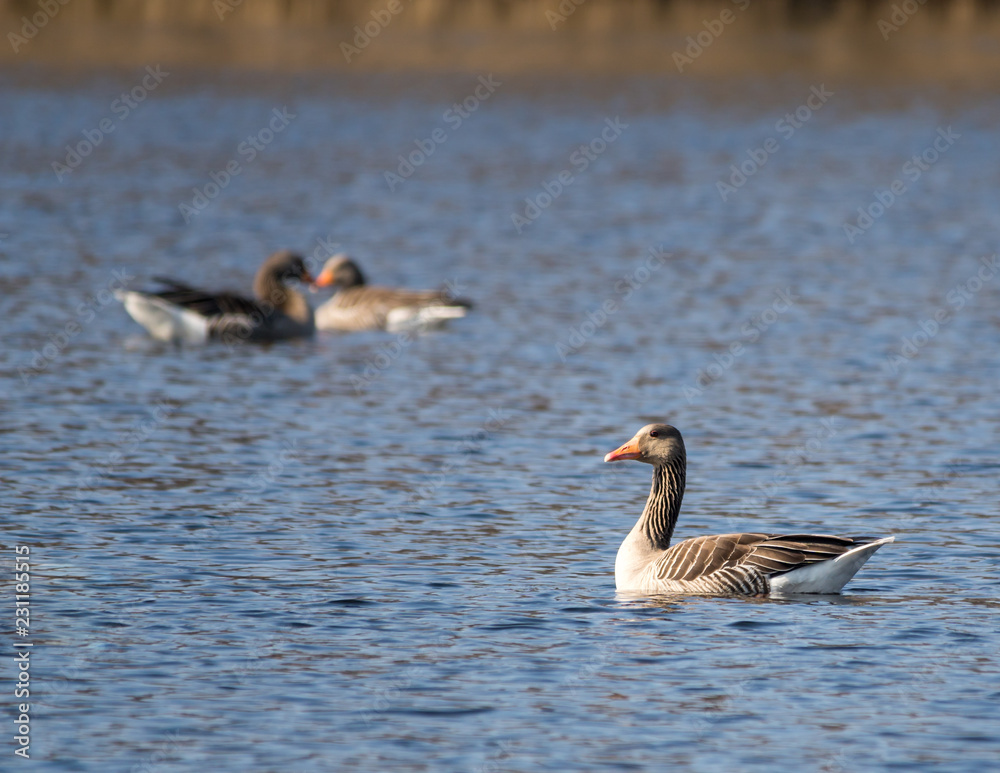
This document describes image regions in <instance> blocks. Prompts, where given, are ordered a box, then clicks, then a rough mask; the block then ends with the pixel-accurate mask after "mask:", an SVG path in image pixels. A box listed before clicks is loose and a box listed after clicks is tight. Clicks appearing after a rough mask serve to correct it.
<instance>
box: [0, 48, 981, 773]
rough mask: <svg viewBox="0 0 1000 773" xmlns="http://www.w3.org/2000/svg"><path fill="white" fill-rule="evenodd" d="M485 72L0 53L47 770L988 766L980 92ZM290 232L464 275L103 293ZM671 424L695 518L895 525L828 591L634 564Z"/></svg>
mask: <svg viewBox="0 0 1000 773" xmlns="http://www.w3.org/2000/svg"><path fill="white" fill-rule="evenodd" d="M154 69H155V68H154ZM481 75H482V76H483V78H484V79H485V82H486V83H488V84H489V85H484V82H481V81H480V80H479V76H480V74H479V73H475V74H470V75H468V76H448V77H444V76H442V77H430V76H426V77H424V76H416V75H413V76H407V77H405V78H402V79H401V78H391V77H389V76H380V75H356V76H346V75H337V76H322V77H321V76H315V75H303V76H287V77H272V76H255V75H249V74H242V75H240V74H209V75H206V74H200V73H194V72H188V73H182V72H176V73H174V72H169V73H167V74H166V75H164V74H163V73H159V74H158V75H156V76H155V77H154V76H153V75H152V74H150V73H147V72H146V71H143V70H135V71H132V70H129V71H101V72H97V73H86V72H84V73H77V74H73V75H68V74H61V75H53V74H52V73H47V72H45V71H42V70H26V71H23V72H21V73H20V74H17V75H15V74H13V73H11V72H8V73H6V74H5V75H4V76H3V77H2V79H0V89H2V93H3V104H4V110H3V111H0V151H2V152H0V189H2V200H3V202H4V205H3V207H2V209H0V234H2V237H0V283H2V287H3V293H2V296H0V309H2V313H3V317H4V319H5V320H6V324H5V330H4V336H3V338H4V345H3V348H2V350H0V351H2V353H3V361H4V366H5V367H4V373H3V375H2V403H3V407H4V411H3V434H2V436H0V437H2V441H0V442H2V447H3V458H4V465H3V480H4V490H5V497H4V499H5V502H4V504H5V507H4V511H5V512H4V515H3V518H4V522H5V524H4V545H3V551H4V552H3V556H2V566H3V568H4V576H5V577H6V578H7V579H5V580H4V582H5V583H7V584H8V585H9V587H10V591H5V594H6V595H5V598H8V599H10V598H12V596H13V579H12V574H13V558H14V545H27V546H29V547H30V560H31V570H32V584H31V628H30V632H31V637H30V641H31V642H32V643H33V651H32V655H31V679H32V683H31V684H32V686H31V696H30V702H31V706H32V708H31V712H32V713H31V744H30V750H31V752H30V753H31V759H32V760H33V761H34V763H35V764H34V769H37V770H46V771H74V770H88V771H89V770H93V771H98V770H99V771H150V770H155V771H157V772H158V773H159V772H163V773H166V772H168V771H190V770H213V771H246V770H253V771H278V770H295V771H329V770H357V771H390V770H414V771H421V770H426V771H445V770H447V771H451V770H455V771H506V770H510V771H591V770H665V769H669V770H698V771H720V772H721V771H731V770H737V769H738V770H752V771H772V770H775V769H777V768H779V767H790V769H794V770H822V771H866V770H900V771H914V770H934V771H937V770H949V771H970V773H972V772H975V773H979V772H980V771H983V770H987V769H996V767H997V764H998V763H997V760H998V759H1000V668H998V663H997V653H998V651H1000V630H998V617H997V611H998V606H1000V604H998V600H997V587H998V586H997V580H998V559H1000V520H998V500H997V493H996V486H997V475H998V428H1000V403H998V400H997V384H998V383H1000V362H998V356H997V351H998V340H1000V303H998V300H1000V275H998V273H1000V272H998V271H997V269H996V267H995V258H994V256H995V255H996V254H997V252H998V251H1000V247H998V244H1000V240H998V237H1000V224H998V220H997V213H998V212H1000V145H998V143H997V141H996V126H997V121H998V118H1000V99H998V98H997V97H996V96H995V95H989V94H983V93H976V92H971V91H962V90H950V91H936V92H931V91H927V90H919V89H915V88H913V87H909V86H906V85H899V84H897V85H894V86H887V85H875V84H858V83H851V84H838V83H831V82H828V83H820V82H808V81H806V80H800V79H796V78H793V77H789V78H785V79H781V80H778V81H772V82H766V83H765V82H760V81H754V80H752V79H749V78H748V79H738V78H733V79H732V80H726V81H698V80H696V79H689V78H686V77H672V78H630V79H620V80H617V79H609V78H605V79H584V78H579V79H575V78H564V79H556V78H552V79H540V78H535V79H533V80H532V79H518V80H515V79H510V78H505V77H504V76H503V75H502V74H493V82H491V81H490V80H489V75H490V74H488V73H482V74H481ZM147 76H148V77H149V80H147V85H145V86H144V85H143V79H144V78H146V77H147ZM156 78H160V80H156ZM497 82H498V83H497ZM477 88H480V92H479V95H478V96H477V95H476V89H477ZM133 89H139V91H136V92H135V94H134V95H132V96H131V97H130V98H131V99H132V100H133V105H134V106H133V107H129V105H128V103H127V102H125V101H121V99H122V96H121V95H122V93H123V92H132V90H133ZM137 95H141V96H143V97H144V98H143V101H141V102H139V101H136V100H137ZM819 95H822V96H819ZM116 100H119V101H118V102H116ZM810 100H811V103H810ZM456 102H457V103H459V104H460V105H464V106H461V108H460V112H459V111H456V109H455V108H454V107H453V106H454V104H455V103H456ZM472 106H474V107H475V109H474V110H472V109H471V108H472ZM797 110H798V113H796V111H797ZM274 111H277V113H275V112H274ZM786 114H790V119H789V118H786ZM463 115H464V117H463ZM272 121H273V122H274V124H273V125H272ZM102 122H103V123H102ZM282 122H284V123H283V125H282ZM279 126H280V128H279ZM102 127H103V128H102ZM108 127H111V128H110V131H108ZM269 127H270V128H269ZM265 130H267V132H265ZM84 132H89V136H90V137H91V139H92V140H95V141H96V140H97V139H98V138H99V139H100V143H99V144H98V145H97V147H96V148H94V149H93V150H92V151H91V152H90V153H89V154H86V155H80V158H79V159H77V160H78V161H79V163H78V164H76V165H75V167H71V166H70V164H71V162H73V161H74V157H73V156H72V155H71V153H70V150H67V148H66V146H67V145H69V146H70V149H71V150H74V152H76V150H75V146H77V145H79V144H80V143H81V142H83V141H84V140H87V137H88V135H87V134H84ZM268 132H269V133H268ZM602 132H603V133H604V136H603V137H602ZM442 137H443V140H442V139H441V138H442ZM265 140H268V141H267V142H265ZM87 141H90V140H87ZM244 142H246V143H249V144H247V145H242V143H244ZM255 143H256V144H257V145H259V146H260V149H257V150H254V153H253V154H252V155H253V157H252V158H251V153H250V152H249V151H250V149H253V148H254V144H255ZM935 143H937V148H935ZM581 145H582V146H584V148H583V149H582V150H581V148H580V146H581ZM421 147H423V148H424V149H426V150H427V151H433V152H432V153H430V154H429V155H428V156H427V157H426V158H421V155H420V153H423V152H424V151H423V150H421ZM86 149H87V147H86V145H84V146H83V147H82V148H81V149H80V150H81V151H85V150H86ZM411 153H414V156H413V158H414V160H415V163H417V165H416V166H414V167H413V171H412V174H409V173H407V169H408V167H406V166H405V165H402V164H401V160H400V158H399V157H400V156H401V155H402V156H409V155H410V154H411ZM914 156H916V157H917V158H916V160H914V158H913V157H914ZM760 161H763V162H764V163H763V165H760V163H759V162H760ZM54 162H55V163H57V164H60V165H63V166H66V167H67V169H64V170H61V171H59V172H58V173H57V170H56V169H54V168H53V163H54ZM231 162H235V164H236V165H237V167H233V168H231V169H230V172H227V174H229V176H230V179H229V180H228V182H227V181H226V177H225V174H223V172H224V171H225V170H226V169H227V166H228V165H229V164H230V163H231ZM731 165H735V166H736V171H734V170H733V169H732V167H731ZM741 166H743V169H742V170H740V167H741ZM236 168H238V170H239V171H238V172H234V171H233V170H234V169H236ZM387 172H390V173H395V174H397V175H399V178H398V179H396V178H390V180H387V177H386V173H387ZM737 172H738V174H737ZM407 175H408V176H407ZM60 178H61V179H60ZM741 180H743V182H740V181H741ZM722 183H724V184H725V185H729V186H731V189H730V188H726V187H725V185H722ZM894 183H895V184H896V185H895V187H893V186H894ZM212 185H216V186H218V187H215V188H213V187H212ZM900 186H901V187H900ZM391 188H392V189H391ZM893 191H895V192H893ZM199 192H200V195H201V196H203V197H204V199H203V200H202V199H199V198H198V194H199ZM213 194H214V195H213ZM546 197H548V198H546ZM526 199H528V200H529V202H530V205H529V202H526ZM182 205H185V206H186V207H189V208H190V210H186V209H184V208H183V207H182ZM199 206H200V208H199ZM859 208H861V210H862V211H861V212H860V213H859V211H858V210H859ZM192 210H193V211H192ZM186 220H187V221H188V222H186ZM515 221H516V222H515ZM524 221H527V222H524ZM845 224H848V225H850V226H851V227H852V228H851V229H848V228H845ZM852 229H853V230H852ZM519 231H520V232H519ZM284 247H289V248H294V249H297V250H300V251H301V252H303V253H304V254H305V255H307V256H315V257H317V258H323V257H326V255H327V254H328V253H329V251H331V250H334V249H343V250H347V251H349V252H351V253H352V254H353V255H354V256H355V257H356V259H357V260H358V261H359V263H360V264H361V265H362V266H363V267H364V269H365V270H366V271H367V272H368V274H369V276H370V278H371V280H372V281H374V282H377V283H385V284H394V285H402V286H408V287H435V286H440V285H442V284H444V283H446V282H450V283H451V287H452V288H454V289H456V290H457V291H458V292H459V293H460V294H461V295H463V296H467V297H470V298H472V299H474V300H475V301H476V302H477V306H476V309H475V312H474V313H473V314H472V315H470V316H469V317H468V318H467V319H465V320H460V321H459V322H458V323H456V324H454V325H452V326H451V327H450V328H449V329H447V330H444V331H440V332H436V333H433V334H428V335H424V336H421V337H418V338H416V339H400V338H399V337H398V336H397V335H393V334H388V333H362V334H355V335H337V334H320V335H318V336H317V337H316V338H315V339H314V340H311V341H306V342H294V343H288V344H283V345H275V346H270V347H249V346H246V347H236V348H227V347H226V346H222V345H217V346H208V347H205V348H201V349H177V348H173V347H171V346H166V345H162V344H159V343H156V342H153V341H151V340H150V339H149V338H148V337H147V336H146V335H145V334H144V332H143V331H142V330H141V328H139V326H138V325H136V324H135V323H134V322H133V321H132V320H131V319H130V318H129V317H128V316H127V315H126V314H125V312H124V311H123V309H122V308H121V306H120V304H118V303H117V302H116V301H114V300H113V299H112V298H111V295H110V290H112V289H114V288H115V287H118V286H120V284H122V283H125V284H127V285H128V286H130V287H135V288H143V287H149V286H152V277H154V276H156V275H163V274H166V275H169V276H173V277H177V278H179V279H182V280H186V281H189V282H191V283H193V284H199V285H205V286H209V287H229V288H232V289H241V290H249V287H250V283H251V280H252V276H253V273H254V270H255V269H256V267H257V265H258V264H259V263H260V261H261V260H262V259H263V258H264V257H265V256H266V255H268V254H269V253H270V252H272V251H274V250H276V249H279V248H284ZM312 297H313V299H314V300H319V299H320V296H312ZM652 421H669V422H671V423H673V424H675V425H676V426H677V427H679V428H680V429H681V431H682V432H683V433H684V436H685V439H686V441H687V446H688V455H689V468H688V483H689V489H688V494H687V496H686V497H685V501H684V510H683V511H682V514H681V521H680V525H679V528H678V535H677V536H678V537H680V538H684V537H689V536H696V535H699V534H706V533H712V532H725V531H733V530H753V531H772V532H783V531H794V532H808V531H816V532H824V533H834V534H843V535H872V536H881V535H889V534H894V535H896V537H897V541H896V543H895V544H892V545H889V546H887V547H885V548H883V549H882V550H880V551H879V552H878V553H877V554H876V555H875V556H874V557H873V559H872V560H871V561H870V562H869V563H868V565H867V566H866V567H865V568H864V569H863V570H862V571H861V573H860V574H859V575H858V576H857V577H856V578H855V579H854V580H853V581H852V582H851V583H850V584H849V585H848V586H847V588H846V591H845V593H844V595H843V596H840V597H817V598H807V599H801V600H789V601H776V600H766V599H752V600H745V599H713V598H648V597H627V596H622V595H618V594H616V592H615V586H614V576H613V567H614V559H615V553H616V551H617V549H618V545H619V543H620V542H621V540H622V538H623V537H624V535H625V534H626V532H627V531H628V530H629V528H631V526H632V524H633V523H634V521H635V519H636V518H637V517H638V514H639V512H640V510H641V508H642V504H643V501H644V498H645V495H646V493H647V491H648V485H649V473H650V470H649V468H648V467H646V466H644V465H628V464H622V465H605V464H603V463H602V461H601V460H602V457H603V455H604V454H605V453H606V452H607V451H609V450H612V449H613V448H616V447H617V446H618V445H619V444H621V443H623V442H624V441H625V440H627V439H628V438H630V437H631V436H632V434H633V432H634V431H635V430H636V429H637V428H638V427H640V426H641V425H643V424H645V423H647V422H652ZM5 608H7V609H8V611H12V609H13V604H12V603H10V604H8V605H7V606H6V607H5ZM10 630H11V629H10V628H8V631H10ZM7 638H8V639H11V640H13V643H15V644H21V643H24V641H25V640H23V639H22V640H18V639H16V637H14V636H13V633H11V634H10V636H9V637H7ZM8 645H9V642H8ZM8 645H5V646H8ZM8 651H13V650H8ZM8 663H9V665H8V670H7V672H6V673H7V674H8V677H10V679H11V680H12V679H13V678H14V674H15V668H14V664H13V661H8ZM5 700H6V701H7V705H8V706H12V707H13V703H12V702H16V701H15V699H14V698H13V697H11V696H10V694H9V691H8V694H7V698H6V699H5ZM9 713H10V711H8V714H9ZM7 729H8V732H7V733H6V736H7V737H8V738H7V740H5V741H4V750H3V752H2V753H3V758H4V760H5V762H4V764H3V766H4V767H6V766H7V765H8V764H9V763H7V762H6V760H8V759H11V758H12V757H13V750H14V748H15V746H14V742H13V741H11V740H10V735H11V734H10V732H9V730H10V726H9V725H8V728H7ZM11 767H13V765H12V764H11Z"/></svg>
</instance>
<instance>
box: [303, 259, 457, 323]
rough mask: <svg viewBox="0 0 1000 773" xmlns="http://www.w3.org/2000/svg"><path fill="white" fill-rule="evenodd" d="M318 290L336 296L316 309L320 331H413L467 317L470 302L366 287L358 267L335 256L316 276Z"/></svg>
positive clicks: (442, 293) (437, 293) (445, 295)
mask: <svg viewBox="0 0 1000 773" xmlns="http://www.w3.org/2000/svg"><path fill="white" fill-rule="evenodd" d="M316 287H333V288H334V289H335V292H334V295H333V297H332V298H330V300H328V301H327V302H326V303H324V304H323V305H322V306H320V307H319V308H318V309H316V327H318V328H319V329H320V330H392V331H400V330H413V329H418V330H419V329H422V328H429V327H434V326H436V325H440V324H442V323H443V322H445V321H446V320H449V319H456V318H457V317H464V316H465V314H466V312H467V311H468V310H469V309H471V308H472V304H471V303H469V301H465V300H462V299H460V298H451V297H449V295H448V293H447V292H445V291H443V290H400V289H396V288H394V287H372V286H371V285H368V284H365V277H364V274H362V273H361V269H359V268H358V266H357V264H356V263H355V262H354V261H353V260H351V259H350V258H349V257H347V256H346V255H344V254H340V255H334V256H333V257H332V258H330V259H329V260H328V261H327V262H326V264H325V265H324V266H323V270H322V271H321V272H320V274H319V276H318V277H316Z"/></svg>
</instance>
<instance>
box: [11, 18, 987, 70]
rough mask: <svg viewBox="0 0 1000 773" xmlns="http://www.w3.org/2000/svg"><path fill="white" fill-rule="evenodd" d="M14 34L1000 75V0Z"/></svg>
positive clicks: (599, 63) (56, 62)
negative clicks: (995, 3) (994, 2)
mask: <svg viewBox="0 0 1000 773" xmlns="http://www.w3.org/2000/svg"><path fill="white" fill-rule="evenodd" d="M0 32H3V34H4V37H5V41H4V43H3V44H2V45H0V51H2V53H0V66H2V67H4V68H5V69H10V68H11V66H17V65H22V64H28V63H36V64H45V65H51V66H56V67H73V68H79V67H84V68H88V67H89V68H95V67H108V66H110V67H115V66H140V65H141V66H145V65H148V64H150V63H159V64H163V65H171V66H183V67H191V68H216V67H226V68H235V69H245V70H250V71H254V70H276V71H284V72H307V71H322V70H339V71H343V72H350V71H375V72H379V71H381V72H387V73H394V72H406V71H424V72H434V71H448V72H455V71H471V72H488V71H496V72H503V73H506V74H531V73H567V74H570V73H575V74H589V73H594V74H597V73H602V74H603V73H607V74H614V73H621V74H629V73H632V74H635V73H664V74H668V73H675V74H683V75H694V76H700V77H722V76H724V77H730V76H733V75H749V74H760V75H768V74H777V73H788V72H792V73H795V74H797V75H802V76H804V77H843V78H848V77H849V78H858V79H864V80H897V79H900V78H902V79H916V80H920V81H922V82H937V83H950V82H955V81H958V82H963V83H966V84H969V85H987V84H991V83H993V82H994V81H997V80H1000V11H998V10H997V9H996V8H995V7H990V6H984V5H980V4H976V3H973V2H970V0H958V1H957V2H952V3H948V4H943V3H935V4H933V5H932V4H931V3H929V2H925V3H920V2H919V0H903V1H902V2H896V1H894V2H887V3H879V4H873V5H868V4H865V3H862V2H859V1H858V0H847V1H846V2H841V3H831V2H825V3H815V2H813V3H808V4H807V3H802V2H793V1H790V0H781V1H780V2H762V1H761V0H721V2H713V3H705V2H694V1H693V0H692V1H689V2H684V1H683V0H681V1H680V2H672V3H661V2H655V1H654V0H622V1H621V2H613V1H612V0H562V2H557V1H546V2H529V1H528V0H509V1H508V2H500V1H499V0H469V1H468V2H458V0H377V1H376V2H363V1H361V0H354V1H351V0H344V1H342V2H335V1H334V0H243V1H242V2H240V1H239V0H214V2H209V0H203V1H200V2H195V0H178V1H177V2H166V0H117V1H116V0H6V1H5V2H0Z"/></svg>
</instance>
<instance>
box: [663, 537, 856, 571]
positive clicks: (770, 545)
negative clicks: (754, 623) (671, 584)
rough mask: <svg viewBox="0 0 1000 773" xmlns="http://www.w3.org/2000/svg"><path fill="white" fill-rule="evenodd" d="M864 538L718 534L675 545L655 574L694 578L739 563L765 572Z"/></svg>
mask: <svg viewBox="0 0 1000 773" xmlns="http://www.w3.org/2000/svg"><path fill="white" fill-rule="evenodd" d="M863 542H864V540H857V539H851V538H848V537H834V536H831V535H827V534H780V535H769V534H756V533H742V534H715V535H712V536H709V537H695V538H694V539H688V540H684V541H683V542H678V543H677V544H676V545H673V546H672V547H671V548H670V549H669V550H667V552H666V553H665V554H664V555H663V557H662V558H660V559H659V560H658V561H657V565H656V576H657V577H658V578H660V579H664V580H688V581H690V580H695V579H697V578H699V577H705V576H707V575H711V574H714V573H715V572H720V571H729V570H732V569H736V568H737V567H739V568H740V569H743V570H751V571H753V572H755V573H759V574H761V575H764V576H770V575H775V574H782V573H784V572H789V571H791V570H792V569H796V568H798V567H800V566H805V565H807V564H812V563H816V562H817V561H827V560H829V559H831V558H836V557H837V556H839V555H841V554H842V553H846V552H847V551H848V550H850V549H851V548H853V547H857V546H858V545H859V544H863Z"/></svg>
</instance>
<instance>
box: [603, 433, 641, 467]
mask: <svg viewBox="0 0 1000 773" xmlns="http://www.w3.org/2000/svg"><path fill="white" fill-rule="evenodd" d="M640 456H642V454H641V453H640V451H639V441H637V440H636V439H635V438H632V439H631V440H630V441H628V442H627V443H626V444H625V445H623V446H622V447H621V448H618V449H616V450H614V451H612V452H611V453H610V454H608V455H607V456H605V457H604V461H606V462H621V461H624V460H625V459H638V458H639V457H640Z"/></svg>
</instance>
